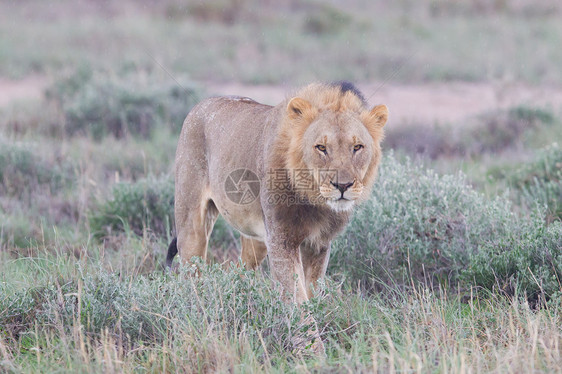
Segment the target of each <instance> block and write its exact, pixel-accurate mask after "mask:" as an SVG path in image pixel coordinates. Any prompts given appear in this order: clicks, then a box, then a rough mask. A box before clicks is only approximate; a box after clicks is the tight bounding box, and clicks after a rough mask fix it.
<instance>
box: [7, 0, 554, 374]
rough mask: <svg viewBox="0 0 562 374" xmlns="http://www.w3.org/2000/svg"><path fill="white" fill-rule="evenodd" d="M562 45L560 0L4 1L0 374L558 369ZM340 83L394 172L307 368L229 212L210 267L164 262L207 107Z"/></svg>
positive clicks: (356, 225) (363, 230)
mask: <svg viewBox="0 0 562 374" xmlns="http://www.w3.org/2000/svg"><path fill="white" fill-rule="evenodd" d="M560 46H562V4H561V3H560V2H559V1H556V0H543V1H541V2H533V1H530V0H471V1H451V0H427V1H414V0H399V1H367V0H350V1H346V2H339V1H324V2H322V1H297V0H284V1H271V0H267V1H257V0H230V1H229V0H209V1H177V0H165V1H151V0H139V1H128V0H126V1H111V0H106V1H101V2H98V1H92V0H90V1H85V0H79V1H70V0H58V1H39V0H23V1H2V2H0V113H1V115H0V371H4V370H6V371H13V372H20V371H23V372H45V371H47V372H48V371H53V370H56V369H58V368H60V367H63V368H65V369H66V370H68V371H91V372H101V371H104V372H112V371H117V372H118V371H132V370H141V368H144V369H145V370H151V371H167V370H172V371H173V370H179V371H182V370H183V371H225V370H233V368H238V369H236V370H241V371H245V370H252V371H271V370H277V371H282V372H285V371H307V370H314V369H317V370H322V369H326V370H332V371H344V370H346V371H366V370H375V371H376V370H377V368H378V369H379V370H383V371H391V370H395V369H398V368H402V369H403V371H419V370H423V371H439V370H441V371H446V372H447V371H449V370H448V369H451V368H452V369H451V370H452V371H461V372H462V370H463V369H462V368H467V367H468V368H472V370H474V371H477V372H482V371H494V370H496V371H500V372H501V371H509V370H523V371H527V370H529V371H544V372H549V371H551V370H555V369H558V368H559V367H560V365H562V352H560V348H559V347H561V346H562V331H561V330H560V326H562V323H561V318H560V316H561V312H562V307H561V305H562V303H561V301H562V293H561V291H562V286H561V281H560V279H561V276H562V225H561V223H560V220H561V218H562V149H561V148H560V145H559V144H560V142H561V141H562V119H561V118H562V70H561V69H560V66H562V49H561V48H560ZM342 79H345V80H350V81H354V82H355V83H357V84H358V86H359V87H360V88H362V89H363V91H364V93H365V95H366V97H368V100H369V102H370V103H371V104H377V103H380V102H385V103H387V104H388V105H389V106H390V111H391V119H390V121H389V124H388V126H387V133H386V134H387V136H386V139H385V141H384V143H383V147H384V151H385V159H384V160H383V164H382V166H381V173H380V178H379V180H378V181H377V184H376V186H375V188H374V192H373V198H372V200H371V201H369V202H368V203H366V204H364V205H363V206H362V207H361V208H360V209H359V210H358V211H357V212H356V214H355V216H354V219H353V221H352V223H351V225H350V226H349V228H348V229H347V231H346V232H345V233H343V234H342V235H341V236H340V237H339V238H338V240H337V241H336V242H335V243H334V245H333V256H332V260H331V262H330V267H329V269H328V279H327V280H326V284H325V285H323V286H322V287H321V288H322V289H323V290H325V291H326V292H324V293H322V292H321V293H320V295H319V297H318V298H317V300H316V301H314V302H312V303H311V304H310V305H308V306H307V308H309V309H310V312H311V313H313V314H314V315H315V316H316V319H317V321H318V323H319V325H320V328H321V330H323V331H324V334H325V336H324V339H325V341H326V343H327V344H326V346H327V351H328V352H327V353H328V360H327V361H321V360H316V359H314V358H312V359H308V360H307V359H299V358H297V356H295V355H293V352H292V347H291V341H292V340H291V336H299V334H305V333H306V331H305V330H306V329H305V328H303V327H302V326H299V323H298V322H299V318H298V316H299V312H298V311H297V310H296V309H294V307H292V306H288V305H286V304H284V303H282V302H281V299H280V298H279V295H278V294H277V293H276V291H275V289H274V288H273V287H272V286H271V282H270V279H269V276H268V270H267V264H265V265H264V268H263V269H262V271H261V272H259V273H258V274H253V273H247V272H244V271H242V270H240V269H238V268H237V267H236V266H232V263H231V261H234V263H236V261H237V257H238V254H239V243H238V240H239V236H238V234H237V233H236V232H235V231H234V230H232V229H231V228H230V227H229V226H228V224H227V223H226V222H225V221H223V220H221V219H219V221H218V222H217V225H216V226H215V229H214V231H213V235H212V238H211V243H210V247H211V248H210V251H209V257H210V262H211V264H212V265H210V266H209V268H208V269H207V270H206V271H207V274H206V276H205V277H202V278H201V279H198V278H192V277H187V278H186V276H185V274H183V275H164V274H163V273H162V271H161V264H162V263H163V261H164V258H165V252H166V247H167V243H168V242H169V241H170V239H171V238H172V237H173V228H174V222H173V198H174V197H173V170H174V155H175V146H176V142H177V137H178V135H179V131H180V129H181V125H182V121H183V119H184V118H185V116H186V115H187V113H188V112H189V110H190V108H191V107H192V106H193V105H195V104H196V103H197V102H198V101H199V100H201V99H203V98H205V97H207V96H209V95H212V94H217V93H220V94H223V93H225V94H237V95H244V96H251V97H253V98H255V99H258V100H260V101H264V102H265V103H268V104H275V103H276V102H277V101H279V100H281V99H282V98H284V97H285V95H287V94H290V92H291V90H292V89H294V88H296V87H298V86H300V85H303V84H307V83H309V82H311V81H335V80H342ZM213 264H214V265H213ZM221 269H222V270H221ZM184 270H185V271H187V272H189V269H184ZM186 279H189V280H186ZM186 285H187V288H186ZM328 291H329V292H328ZM223 294H224V295H225V296H224V298H223V297H222V296H220V295H223ZM329 295H331V296H329ZM210 310H212V312H209V311H210ZM514 326H515V327H514ZM303 329H304V330H303ZM203 331H205V332H206V333H203ZM534 346H539V347H540V348H539V349H535V348H532V347H534ZM525 347H529V348H528V349H527V348H525ZM100 352H101V353H100ZM502 357H507V358H509V359H505V360H504V359H502ZM299 365H300V366H299ZM463 365H464V366H463ZM194 368H195V369H194Z"/></svg>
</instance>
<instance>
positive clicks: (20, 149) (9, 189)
mask: <svg viewBox="0 0 562 374" xmlns="http://www.w3.org/2000/svg"><path fill="white" fill-rule="evenodd" d="M31 148H32V146H31V145H29V144H10V143H8V142H7V141H4V140H2V139H0V195H7V196H12V197H18V198H21V197H22V196H24V195H25V194H27V193H29V192H31V191H33V190H35V189H37V188H39V187H46V188H48V189H50V191H51V192H54V191H55V190H56V189H58V188H61V187H62V186H63V185H64V184H65V183H67V182H68V181H69V180H70V177H69V175H68V172H67V170H64V169H65V168H64V167H62V166H61V165H52V164H50V163H48V162H46V161H44V160H43V159H42V158H41V157H40V156H38V155H36V154H34V153H33V152H32V151H30V149H31Z"/></svg>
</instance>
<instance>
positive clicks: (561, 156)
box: [508, 143, 562, 222]
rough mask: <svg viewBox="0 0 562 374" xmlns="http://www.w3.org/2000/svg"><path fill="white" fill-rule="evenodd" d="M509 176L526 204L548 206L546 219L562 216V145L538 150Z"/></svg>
mask: <svg viewBox="0 0 562 374" xmlns="http://www.w3.org/2000/svg"><path fill="white" fill-rule="evenodd" d="M508 179H509V181H510V182H511V184H512V185H513V186H515V187H516V189H517V190H518V191H519V196H520V200H521V201H522V202H523V203H525V204H526V205H527V206H529V207H530V208H534V207H535V206H536V205H537V204H538V205H539V206H540V207H546V209H547V221H549V222H551V221H553V220H560V219H562V148H560V146H559V145H558V144H556V143H554V144H552V145H551V146H549V147H546V148H544V149H542V150H541V151H539V153H538V155H537V156H536V157H535V158H534V159H533V160H532V161H531V162H529V163H527V164H524V165H522V166H521V167H520V168H519V169H518V170H517V171H516V172H515V173H513V174H512V175H511V176H508Z"/></svg>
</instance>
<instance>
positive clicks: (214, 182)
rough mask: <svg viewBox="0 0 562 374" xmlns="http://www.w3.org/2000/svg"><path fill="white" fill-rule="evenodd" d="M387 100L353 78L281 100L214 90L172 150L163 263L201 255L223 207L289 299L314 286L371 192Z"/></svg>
mask: <svg viewBox="0 0 562 374" xmlns="http://www.w3.org/2000/svg"><path fill="white" fill-rule="evenodd" d="M387 119H388V108H387V107H386V106H385V105H376V106H374V107H373V108H371V109H369V108H368V107H367V102H366V100H365V98H364V96H363V95H362V94H361V92H360V91H359V90H358V89H357V88H356V87H355V86H354V85H353V84H351V83H348V82H337V83H331V84H323V83H313V84H310V85H308V86H306V87H304V88H302V89H300V90H299V91H297V92H296V94H295V95H293V96H292V97H289V98H287V99H286V100H284V101H283V102H281V103H280V104H278V105H277V106H268V105H264V104H260V103H258V102H256V101H254V100H252V99H250V98H246V97H238V96H228V97H212V98H209V99H206V100H204V101H202V102H201V103H199V104H197V105H196V106H195V107H194V108H193V109H192V110H191V112H190V113H189V114H188V116H187V118H186V119H185V121H184V123H183V128H182V131H181V135H180V137H179V142H178V146H177V152H176V165H175V167H176V180H175V223H176V234H177V237H176V238H174V240H173V241H172V243H171V244H170V247H169V249H168V257H167V264H168V266H170V265H171V263H172V260H173V258H174V256H175V255H176V254H177V253H179V256H180V259H181V261H182V262H184V263H185V262H189V261H190V259H191V258H193V257H194V256H198V257H201V258H203V259H205V258H206V255H207V243H208V241H209V236H210V234H211V231H212V228H213V224H214V223H215V221H216V219H217V217H218V215H219V214H220V215H221V216H222V217H223V218H224V219H225V220H226V221H227V222H228V223H229V224H230V225H231V226H232V227H234V228H235V229H236V230H238V231H239V232H240V234H241V237H242V239H241V241H242V251H241V260H242V262H243V263H244V265H245V267H246V268H248V269H255V268H257V267H258V266H259V265H260V264H261V263H262V261H263V260H264V258H265V257H266V255H267V256H269V264H270V269H271V274H272V276H273V278H274V279H275V280H277V281H278V282H279V283H280V284H281V286H282V288H283V290H284V292H285V295H286V297H287V299H288V300H289V301H292V302H296V303H302V302H305V301H307V300H309V299H310V298H311V297H312V296H313V293H312V292H313V288H314V285H315V284H316V282H317V281H318V280H319V279H320V278H321V277H323V276H324V275H325V273H326V268H327V265H328V259H329V256H330V243H331V242H332V240H333V239H334V238H335V236H336V235H337V234H338V233H340V232H341V231H342V230H343V229H344V227H345V226H346V225H347V223H348V222H349V220H350V217H351V214H352V211H353V208H354V207H355V206H357V205H358V204H359V203H360V202H362V201H364V200H366V199H368V197H369V196H370V190H371V187H372V185H373V183H374V181H375V178H376V175H377V169H378V165H379V162H380V160H381V146H380V143H381V141H382V139H383V127H384V125H385V124H386V122H387Z"/></svg>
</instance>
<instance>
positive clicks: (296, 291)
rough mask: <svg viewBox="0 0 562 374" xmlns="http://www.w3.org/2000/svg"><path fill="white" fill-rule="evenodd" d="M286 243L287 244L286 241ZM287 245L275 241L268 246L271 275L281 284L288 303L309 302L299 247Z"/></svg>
mask: <svg viewBox="0 0 562 374" xmlns="http://www.w3.org/2000/svg"><path fill="white" fill-rule="evenodd" d="M284 242H285V243H287V241H286V240H285V241H284ZM285 243H275V242H274V241H273V242H270V243H269V244H268V255H269V264H270V267H271V274H272V276H273V278H274V279H275V280H276V281H278V282H279V283H280V284H281V287H282V289H283V293H284V296H285V297H286V298H287V301H291V302H295V303H297V304H301V303H303V302H305V301H307V300H308V293H307V291H306V283H305V282H306V278H305V276H304V269H303V266H302V261H301V257H300V250H299V246H298V244H297V245H292V246H287V245H286V244H285ZM284 244H285V245H284Z"/></svg>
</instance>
